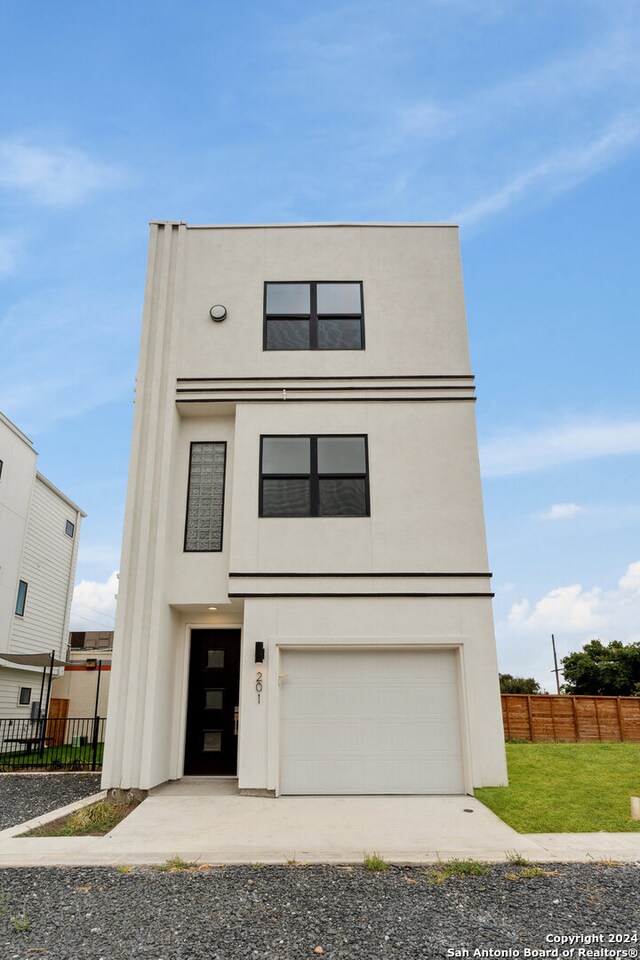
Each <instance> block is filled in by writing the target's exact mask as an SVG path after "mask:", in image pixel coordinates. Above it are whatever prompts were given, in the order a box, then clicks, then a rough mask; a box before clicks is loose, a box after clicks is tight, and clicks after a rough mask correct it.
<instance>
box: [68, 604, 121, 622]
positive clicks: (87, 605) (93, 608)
mask: <svg viewBox="0 0 640 960" xmlns="http://www.w3.org/2000/svg"><path fill="white" fill-rule="evenodd" d="M76 603H77V604H78V606H80V607H83V608H84V609H85V610H91V611H92V613H97V614H99V615H100V616H101V617H106V618H107V620H113V614H112V613H103V611H102V610H96V608H95V607H90V606H89V604H88V603H83V602H82V601H81V600H76Z"/></svg>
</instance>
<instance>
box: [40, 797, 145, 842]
mask: <svg viewBox="0 0 640 960" xmlns="http://www.w3.org/2000/svg"><path fill="white" fill-rule="evenodd" d="M137 806H138V801H137V800H134V801H132V802H131V803H114V802H113V801H112V800H99V801H98V803H91V804H89V805H88V806H86V807H81V808H80V809H79V810H76V811H75V813H70V814H69V815H68V816H66V817H61V818H60V819H59V820H53V821H52V822H51V823H44V824H42V826H40V827H35V828H34V829H33V830H30V831H29V832H28V833H23V834H21V836H23V837H86V836H102V835H104V834H105V833H109V832H110V831H111V830H113V828H114V827H115V826H117V825H118V824H119V823H120V821H121V820H124V818H125V817H126V816H127V815H128V814H130V813H131V811H132V810H135V808H136V807H137Z"/></svg>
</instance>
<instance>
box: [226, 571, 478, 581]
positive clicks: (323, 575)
mask: <svg viewBox="0 0 640 960" xmlns="http://www.w3.org/2000/svg"><path fill="white" fill-rule="evenodd" d="M492 576H493V574H491V573H415V572H414V573H384V572H373V573H230V574H229V577H246V578H247V579H250V578H253V577H283V578H293V577H317V578H318V579H322V578H325V579H326V578H328V577H332V578H338V577H358V578H359V579H362V578H371V577H397V578H399V579H406V580H408V579H410V578H411V577H449V578H454V577H460V578H462V577H483V578H489V577H492Z"/></svg>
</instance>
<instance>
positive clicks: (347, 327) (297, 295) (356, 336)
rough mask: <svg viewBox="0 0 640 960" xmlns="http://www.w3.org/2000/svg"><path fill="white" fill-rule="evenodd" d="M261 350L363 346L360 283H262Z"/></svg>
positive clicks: (328, 348) (359, 348)
mask: <svg viewBox="0 0 640 960" xmlns="http://www.w3.org/2000/svg"><path fill="white" fill-rule="evenodd" d="M264 286H265V290H264V344H263V345H264V349H265V350H363V349H364V314H363V310H362V283H360V282H353V281H348V282H347V281H334V282H329V281H313V282H310V283H265V285H264Z"/></svg>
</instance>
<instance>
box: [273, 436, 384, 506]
mask: <svg viewBox="0 0 640 960" xmlns="http://www.w3.org/2000/svg"><path fill="white" fill-rule="evenodd" d="M261 443H262V449H261V454H260V516H261V517H368V516H369V470H368V456H367V438H366V437H365V436H345V435H340V436H319V437H318V436H316V437H262V438H261Z"/></svg>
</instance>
